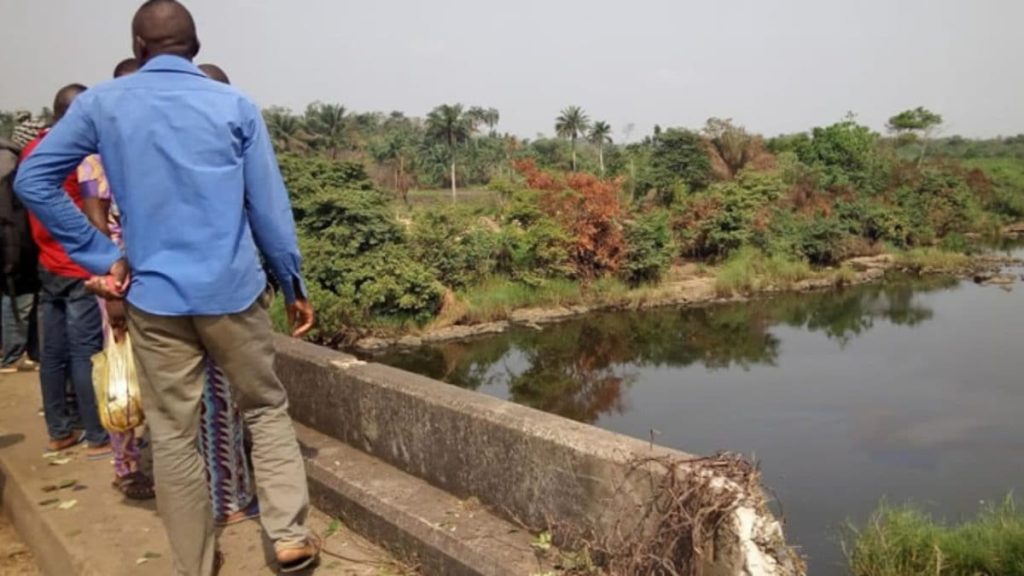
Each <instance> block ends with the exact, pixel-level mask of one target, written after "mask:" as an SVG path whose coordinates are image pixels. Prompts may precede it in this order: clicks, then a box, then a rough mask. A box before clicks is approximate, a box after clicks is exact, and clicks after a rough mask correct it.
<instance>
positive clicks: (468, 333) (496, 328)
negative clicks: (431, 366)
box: [422, 322, 509, 342]
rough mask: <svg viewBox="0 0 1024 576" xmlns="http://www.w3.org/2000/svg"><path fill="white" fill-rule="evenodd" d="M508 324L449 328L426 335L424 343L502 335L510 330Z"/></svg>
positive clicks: (497, 323) (496, 323) (493, 323)
mask: <svg viewBox="0 0 1024 576" xmlns="http://www.w3.org/2000/svg"><path fill="white" fill-rule="evenodd" d="M508 326H509V323H508V322H488V323H486V324H475V325H472V326H462V325H459V326H448V327H447V328H441V329H438V330H435V331H433V332H430V333H429V334H425V335H424V336H423V338H422V340H423V342H446V341H448V340H462V339H464V338H472V337H474V336H482V335H484V334H500V333H502V332H504V331H505V330H507V329H508Z"/></svg>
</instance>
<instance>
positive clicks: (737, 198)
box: [692, 172, 786, 257]
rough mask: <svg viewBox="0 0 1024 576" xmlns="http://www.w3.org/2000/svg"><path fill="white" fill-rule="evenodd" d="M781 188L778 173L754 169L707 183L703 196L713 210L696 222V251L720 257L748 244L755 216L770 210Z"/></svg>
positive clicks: (752, 231) (752, 235)
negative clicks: (716, 181)
mask: <svg viewBox="0 0 1024 576" xmlns="http://www.w3.org/2000/svg"><path fill="white" fill-rule="evenodd" d="M785 189H786V185H785V183H784V182H783V181H782V178H781V177H780V176H779V175H778V174H776V173H756V172H743V173H741V174H740V176H739V177H738V178H737V179H736V180H734V181H732V182H721V183H718V184H714V185H713V186H711V188H709V189H708V192H707V197H708V199H709V200H710V201H711V203H712V204H713V205H715V206H717V209H715V210H713V211H712V212H711V213H710V214H709V215H708V217H707V218H705V219H703V220H701V221H700V222H697V223H696V228H697V230H696V231H695V232H696V234H695V238H696V240H695V241H692V243H693V245H694V248H695V251H696V253H697V254H700V255H714V256H718V257H723V256H728V255H729V254H730V253H732V252H733V251H735V250H738V249H739V248H740V247H741V246H745V245H747V244H750V243H751V242H752V241H754V240H755V237H756V235H757V234H758V230H757V229H758V227H759V223H758V220H759V217H760V216H767V215H768V214H769V213H770V212H771V211H772V208H771V207H772V205H773V203H774V202H776V201H778V199H779V198H780V196H781V195H782V192H783V191H784V190H785Z"/></svg>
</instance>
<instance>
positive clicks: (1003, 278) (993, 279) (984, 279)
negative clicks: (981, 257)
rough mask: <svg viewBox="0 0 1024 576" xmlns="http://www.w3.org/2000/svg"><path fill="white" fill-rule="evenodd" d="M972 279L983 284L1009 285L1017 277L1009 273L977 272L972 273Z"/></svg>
mask: <svg viewBox="0 0 1024 576" xmlns="http://www.w3.org/2000/svg"><path fill="white" fill-rule="evenodd" d="M974 281H975V282H977V283H978V284H981V285H983V286H1009V285H1010V284H1013V283H1014V282H1016V281H1017V277H1016V276H1013V275H1010V274H992V273H987V272H983V273H979V274H975V275H974Z"/></svg>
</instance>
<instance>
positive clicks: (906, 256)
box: [896, 248, 971, 272]
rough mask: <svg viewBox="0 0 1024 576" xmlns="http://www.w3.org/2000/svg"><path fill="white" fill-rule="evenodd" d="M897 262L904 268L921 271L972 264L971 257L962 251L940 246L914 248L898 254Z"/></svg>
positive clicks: (940, 269)
mask: <svg viewBox="0 0 1024 576" xmlns="http://www.w3.org/2000/svg"><path fill="white" fill-rule="evenodd" d="M896 263H897V264H899V265H900V266H902V267H904V268H909V269H911V270H914V271H917V272H920V271H923V270H929V271H936V272H941V271H950V272H952V271H955V270H962V269H964V268H966V267H968V266H970V264H971V258H970V257H969V256H967V255H966V254H962V253H960V252H950V251H948V250H942V249H940V248H914V249H913V250H907V251H905V252H898V253H897V254H896Z"/></svg>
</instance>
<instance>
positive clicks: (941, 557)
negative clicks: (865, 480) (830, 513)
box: [845, 497, 1024, 576]
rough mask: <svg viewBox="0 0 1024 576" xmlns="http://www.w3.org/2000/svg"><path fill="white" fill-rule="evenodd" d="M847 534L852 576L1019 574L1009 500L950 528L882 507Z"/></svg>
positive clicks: (1015, 515)
mask: <svg viewBox="0 0 1024 576" xmlns="http://www.w3.org/2000/svg"><path fill="white" fill-rule="evenodd" d="M850 536H851V538H850V539H849V540H848V541H847V543H846V544H845V548H846V551H847V556H848V560H849V565H850V572H851V573H852V574H853V576H980V575H991V576H995V575H999V576H1022V575H1024V514H1022V513H1021V512H1020V511H1018V510H1017V507H1016V505H1015V503H1014V500H1013V498H1012V497H1008V498H1007V499H1006V500H1005V501H1004V502H1003V503H1002V504H1000V505H998V506H988V507H986V508H984V509H983V510H982V511H981V512H980V513H979V514H978V515H977V516H976V517H975V518H972V519H969V520H966V521H964V522H962V523H959V524H952V525H951V524H946V523H942V522H937V521H935V520H933V519H932V518H930V517H929V516H928V515H926V514H924V513H923V512H921V511H919V510H917V509H914V508H911V507H908V506H903V507H891V506H888V505H884V504H883V505H882V506H881V507H880V508H879V509H878V510H877V511H876V512H875V513H874V514H873V515H872V517H871V519H870V520H869V521H868V524H867V527H865V528H864V529H862V530H853V531H852V532H851V534H850Z"/></svg>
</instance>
